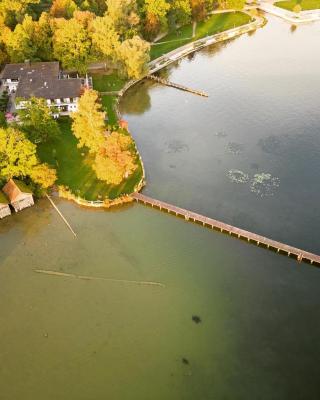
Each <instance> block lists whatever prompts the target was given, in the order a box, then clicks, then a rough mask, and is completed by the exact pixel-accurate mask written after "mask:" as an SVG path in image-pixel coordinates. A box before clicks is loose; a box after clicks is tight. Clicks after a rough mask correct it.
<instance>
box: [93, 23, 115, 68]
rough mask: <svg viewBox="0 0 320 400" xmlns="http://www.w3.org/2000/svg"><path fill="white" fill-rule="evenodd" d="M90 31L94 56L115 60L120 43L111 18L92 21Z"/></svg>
mask: <svg viewBox="0 0 320 400" xmlns="http://www.w3.org/2000/svg"><path fill="white" fill-rule="evenodd" d="M90 31H91V40H92V47H93V49H92V52H93V54H94V55H95V56H96V57H97V58H100V57H102V58H104V57H110V58H111V59H113V60H115V58H116V56H117V51H118V49H119V46H120V41H119V35H118V33H117V32H116V30H115V26H114V23H113V21H112V19H111V17H109V16H108V15H105V16H104V17H97V18H96V19H95V20H94V21H92V23H91V27H90Z"/></svg>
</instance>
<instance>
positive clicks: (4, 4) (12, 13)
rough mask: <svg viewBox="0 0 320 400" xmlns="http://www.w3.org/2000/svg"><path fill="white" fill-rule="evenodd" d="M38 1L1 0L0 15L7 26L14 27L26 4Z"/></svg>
mask: <svg viewBox="0 0 320 400" xmlns="http://www.w3.org/2000/svg"><path fill="white" fill-rule="evenodd" d="M39 3H40V0H1V1H0V15H1V16H2V17H3V18H4V20H5V22H6V25H7V26H10V27H11V28H14V26H15V25H16V23H17V22H21V21H22V19H23V17H24V15H25V12H26V10H27V8H28V6H30V5H31V4H39Z"/></svg>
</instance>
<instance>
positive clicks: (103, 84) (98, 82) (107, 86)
mask: <svg viewBox="0 0 320 400" xmlns="http://www.w3.org/2000/svg"><path fill="white" fill-rule="evenodd" d="M91 76H92V80H93V88H94V89H95V90H97V91H98V92H116V91H118V90H121V89H122V88H123V86H124V85H125V83H126V82H127V80H126V79H122V78H119V76H118V75H117V74H116V73H112V74H109V75H104V74H97V73H93V74H91Z"/></svg>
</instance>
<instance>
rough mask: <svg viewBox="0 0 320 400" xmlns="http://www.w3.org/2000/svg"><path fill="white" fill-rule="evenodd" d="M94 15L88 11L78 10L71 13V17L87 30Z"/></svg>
mask: <svg viewBox="0 0 320 400" xmlns="http://www.w3.org/2000/svg"><path fill="white" fill-rule="evenodd" d="M95 17H96V16H95V15H94V14H93V13H92V12H90V11H79V10H78V11H75V12H74V13H73V18H74V19H75V20H76V21H77V22H79V24H81V25H82V26H83V27H84V28H85V29H87V30H89V26H90V24H91V22H92V21H93V20H94V19H95Z"/></svg>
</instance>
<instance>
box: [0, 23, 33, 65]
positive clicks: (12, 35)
mask: <svg viewBox="0 0 320 400" xmlns="http://www.w3.org/2000/svg"><path fill="white" fill-rule="evenodd" d="M34 32H35V22H34V21H33V20H32V18H31V17H30V16H29V15H26V16H25V18H24V20H23V21H22V23H21V24H17V25H16V27H15V29H14V30H13V31H8V32H7V33H6V50H7V53H8V55H9V57H10V60H11V62H23V61H24V60H26V59H28V60H29V59H30V60H32V59H34V58H35V56H36V53H37V46H36V44H35V42H34Z"/></svg>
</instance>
